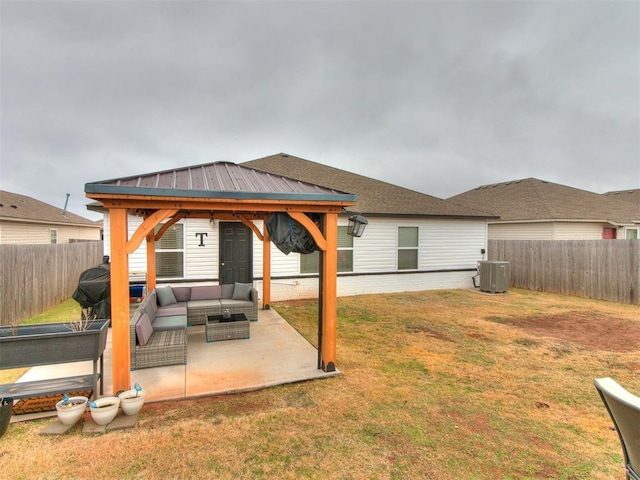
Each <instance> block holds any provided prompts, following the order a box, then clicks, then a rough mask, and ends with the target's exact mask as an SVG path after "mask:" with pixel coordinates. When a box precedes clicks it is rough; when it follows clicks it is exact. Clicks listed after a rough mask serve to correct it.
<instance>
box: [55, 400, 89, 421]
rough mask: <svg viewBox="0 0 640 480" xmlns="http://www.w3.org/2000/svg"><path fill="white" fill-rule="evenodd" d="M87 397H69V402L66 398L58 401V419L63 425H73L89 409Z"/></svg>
mask: <svg viewBox="0 0 640 480" xmlns="http://www.w3.org/2000/svg"><path fill="white" fill-rule="evenodd" d="M88 401H89V399H88V398H87V397H69V399H68V400H67V403H65V402H64V400H60V401H59V402H58V403H56V413H57V414H58V420H60V422H62V424H63V425H73V424H75V423H76V422H77V421H78V420H80V417H82V415H83V414H84V412H85V411H86V410H87V402H88Z"/></svg>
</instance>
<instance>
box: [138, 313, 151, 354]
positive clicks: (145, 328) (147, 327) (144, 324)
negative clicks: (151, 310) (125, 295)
mask: <svg viewBox="0 0 640 480" xmlns="http://www.w3.org/2000/svg"><path fill="white" fill-rule="evenodd" d="M152 333H153V325H151V320H149V315H147V314H146V313H145V314H144V315H142V316H141V317H140V319H139V320H138V322H137V323H136V337H138V343H139V344H140V345H142V346H144V345H146V344H147V342H148V341H149V338H150V337H151V334H152Z"/></svg>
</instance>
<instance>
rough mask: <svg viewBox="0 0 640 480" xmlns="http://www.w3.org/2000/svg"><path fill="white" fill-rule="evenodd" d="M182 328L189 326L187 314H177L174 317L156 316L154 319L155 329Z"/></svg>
mask: <svg viewBox="0 0 640 480" xmlns="http://www.w3.org/2000/svg"><path fill="white" fill-rule="evenodd" d="M181 328H187V317H186V315H175V316H172V317H156V319H155V320H154V321H153V329H154V330H159V331H164V330H180V329H181Z"/></svg>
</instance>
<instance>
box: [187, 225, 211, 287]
mask: <svg viewBox="0 0 640 480" xmlns="http://www.w3.org/2000/svg"><path fill="white" fill-rule="evenodd" d="M180 223H183V224H184V237H185V238H184V245H185V264H186V265H185V270H184V276H185V278H190V279H203V278H209V279H210V278H213V277H217V276H218V244H219V240H218V222H215V224H214V225H212V224H211V223H209V220H207V219H204V218H193V219H189V220H188V221H184V220H183V221H181V222H180ZM196 233H206V234H207V236H206V237H204V241H203V243H204V245H205V246H204V247H200V246H199V245H200V238H199V236H196Z"/></svg>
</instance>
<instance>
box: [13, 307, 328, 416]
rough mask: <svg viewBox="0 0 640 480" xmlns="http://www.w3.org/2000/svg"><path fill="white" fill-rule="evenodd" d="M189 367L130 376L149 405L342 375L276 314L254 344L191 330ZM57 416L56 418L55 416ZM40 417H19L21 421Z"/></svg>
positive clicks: (264, 313) (255, 329) (79, 367)
mask: <svg viewBox="0 0 640 480" xmlns="http://www.w3.org/2000/svg"><path fill="white" fill-rule="evenodd" d="M187 333H188V340H187V345H188V347H187V348H188V358H187V364H186V365H171V366H165V367H156V368H145V369H139V370H134V371H133V372H131V382H132V385H133V383H138V384H140V385H141V386H142V387H143V388H144V389H145V390H147V401H148V402H154V401H163V400H181V399H187V398H195V397H203V396H211V395H221V394H227V393H237V392H245V391H251V390H257V389H260V388H265V387H271V386H275V385H282V384H286V383H294V382H300V381H305V380H313V379H318V378H327V377H332V376H335V375H339V374H340V372H339V371H336V372H324V371H323V370H321V369H318V368H317V356H318V351H317V349H316V348H315V347H314V346H313V345H311V344H310V343H309V342H308V341H307V340H306V339H305V338H303V337H302V336H301V335H300V334H299V333H298V332H297V331H296V330H295V329H294V328H293V327H292V326H291V325H289V324H288V323H287V322H286V321H285V320H284V319H283V318H282V317H281V316H280V315H279V314H278V313H277V312H276V311H275V310H260V311H259V315H258V321H257V322H251V324H250V335H251V337H250V338H249V339H243V340H226V341H221V342H211V343H207V342H206V340H205V331H204V326H203V325H199V326H193V327H189V328H188V329H187ZM104 367H105V368H104V369H105V372H104V394H105V395H111V394H112V393H115V392H113V386H112V385H113V383H112V376H111V332H109V337H108V340H107V347H106V350H105V354H104ZM91 369H92V364H91V362H76V363H66V364H60V365H48V366H38V367H33V368H31V369H30V370H29V371H28V372H27V373H26V374H25V375H24V376H23V377H22V378H21V379H20V380H19V381H29V380H39V379H44V378H56V377H62V376H70V375H82V374H86V373H91ZM50 413H51V414H55V412H50ZM28 416H29V417H30V418H33V417H32V416H42V415H41V414H27V415H14V416H13V421H16V420H18V418H16V417H25V419H26V417H28Z"/></svg>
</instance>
